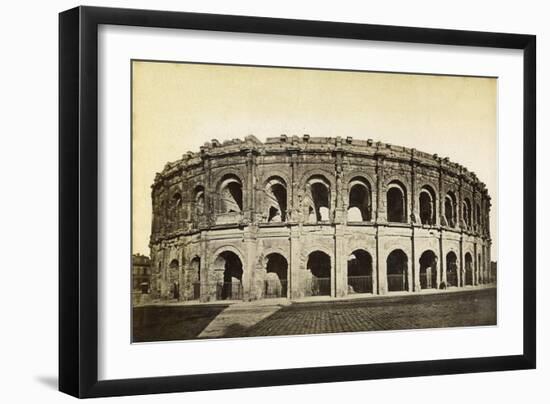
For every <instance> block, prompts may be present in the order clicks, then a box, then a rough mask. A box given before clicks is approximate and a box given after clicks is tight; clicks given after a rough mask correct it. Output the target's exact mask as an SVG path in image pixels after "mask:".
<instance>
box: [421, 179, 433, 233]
mask: <svg viewBox="0 0 550 404" xmlns="http://www.w3.org/2000/svg"><path fill="white" fill-rule="evenodd" d="M419 207H420V222H421V223H422V224H426V225H430V226H431V225H434V224H435V192H434V190H433V189H432V188H431V187H429V186H427V185H425V186H424V187H422V189H421V190H420V196H419Z"/></svg>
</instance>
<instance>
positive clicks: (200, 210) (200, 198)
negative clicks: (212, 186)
mask: <svg viewBox="0 0 550 404" xmlns="http://www.w3.org/2000/svg"><path fill="white" fill-rule="evenodd" d="M193 203H194V209H193V210H194V212H195V215H196V217H195V220H198V219H199V218H200V216H202V215H204V214H205V213H207V212H206V196H205V191H204V186H203V185H202V184H197V185H195V187H194V188H193Z"/></svg>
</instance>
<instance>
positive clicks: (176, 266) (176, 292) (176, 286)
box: [167, 258, 180, 299]
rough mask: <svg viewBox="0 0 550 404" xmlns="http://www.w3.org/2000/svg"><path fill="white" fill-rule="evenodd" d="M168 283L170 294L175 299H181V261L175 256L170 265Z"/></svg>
mask: <svg viewBox="0 0 550 404" xmlns="http://www.w3.org/2000/svg"><path fill="white" fill-rule="evenodd" d="M167 278H168V279H167V280H168V285H169V289H168V290H169V295H170V297H171V298H173V299H179V297H180V281H179V279H180V263H179V261H178V260H177V259H176V258H174V259H172V261H170V264H169V265H168V276H167Z"/></svg>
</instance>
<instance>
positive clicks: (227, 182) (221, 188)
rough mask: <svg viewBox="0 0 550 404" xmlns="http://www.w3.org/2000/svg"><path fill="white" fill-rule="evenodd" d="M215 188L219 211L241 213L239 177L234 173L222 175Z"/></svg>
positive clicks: (240, 184) (241, 190)
mask: <svg viewBox="0 0 550 404" xmlns="http://www.w3.org/2000/svg"><path fill="white" fill-rule="evenodd" d="M217 189H218V195H219V212H220V213H242V211H243V202H244V199H243V183H242V181H241V179H240V177H238V176H236V175H234V174H226V175H224V176H223V177H222V178H221V179H220V181H219V182H218V186H217Z"/></svg>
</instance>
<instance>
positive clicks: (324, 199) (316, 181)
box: [304, 176, 330, 223]
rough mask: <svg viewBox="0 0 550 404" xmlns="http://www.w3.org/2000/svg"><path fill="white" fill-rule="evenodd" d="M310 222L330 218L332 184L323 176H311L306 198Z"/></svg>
mask: <svg viewBox="0 0 550 404" xmlns="http://www.w3.org/2000/svg"><path fill="white" fill-rule="evenodd" d="M304 202H305V206H307V215H308V222H309V223H317V222H320V221H329V220H330V185H329V182H328V181H327V180H326V178H324V177H322V176H313V177H311V178H310V179H309V180H308V182H307V185H306V195H305V198H304Z"/></svg>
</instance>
